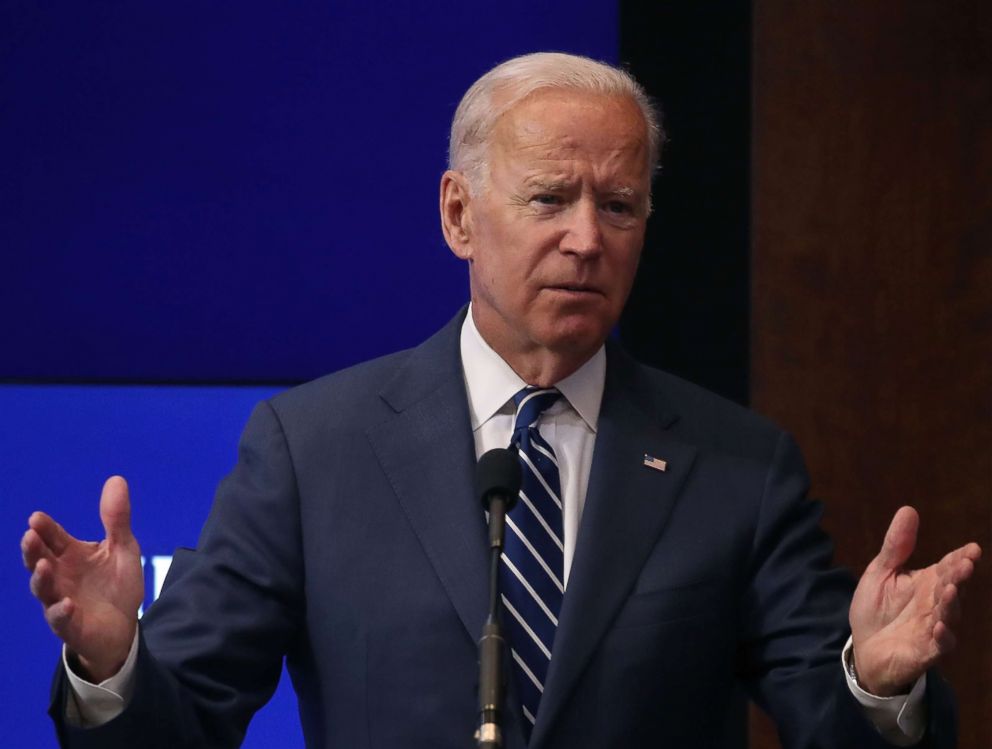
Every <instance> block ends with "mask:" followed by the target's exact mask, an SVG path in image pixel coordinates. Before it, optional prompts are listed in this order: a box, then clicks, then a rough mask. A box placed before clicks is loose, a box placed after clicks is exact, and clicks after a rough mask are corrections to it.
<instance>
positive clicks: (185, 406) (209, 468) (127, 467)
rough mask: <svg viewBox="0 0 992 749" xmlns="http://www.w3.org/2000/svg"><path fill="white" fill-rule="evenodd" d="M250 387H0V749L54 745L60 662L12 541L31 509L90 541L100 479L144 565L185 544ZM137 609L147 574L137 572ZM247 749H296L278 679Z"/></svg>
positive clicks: (229, 460) (249, 401) (223, 466)
mask: <svg viewBox="0 0 992 749" xmlns="http://www.w3.org/2000/svg"><path fill="white" fill-rule="evenodd" d="M273 392H274V389H273V388H259V387H243V388H237V387H147V386H145V387H95V386H13V385H6V386H0V414H3V423H4V428H3V429H2V430H0V456H2V463H3V470H2V471H0V521H2V524H0V527H3V528H4V529H5V531H6V532H5V534H4V535H5V537H6V539H7V540H6V549H7V553H6V554H5V555H4V559H5V563H4V564H3V565H2V567H0V591H2V595H3V601H4V613H3V616H2V617H0V622H2V632H0V647H2V648H3V652H2V659H0V662H2V663H3V664H4V678H3V679H0V725H2V726H3V729H4V738H3V745H4V746H11V747H38V748H41V747H54V746H56V742H55V734H54V732H53V730H52V728H51V724H50V722H49V720H48V716H47V715H46V714H45V707H47V705H48V694H49V684H50V681H51V675H52V672H53V670H54V668H55V666H56V663H57V660H58V654H59V642H58V640H57V639H56V638H55V636H54V635H53V634H52V633H51V631H50V630H49V629H48V627H47V625H46V624H45V620H44V617H43V616H42V612H41V607H40V606H39V605H38V602H37V601H35V599H34V598H33V597H32V596H31V594H30V592H29V591H28V585H27V581H28V575H27V572H26V570H25V569H24V568H23V566H22V564H21V560H20V554H19V552H18V550H17V543H18V541H19V539H20V536H21V534H22V533H23V532H24V530H25V529H26V527H27V518H28V515H30V514H31V512H32V511H34V510H37V509H42V510H45V511H46V512H48V513H49V514H51V515H52V516H54V517H55V518H56V519H57V520H58V521H59V522H60V523H62V524H63V526H65V528H66V529H67V530H68V531H69V532H70V533H72V534H73V535H75V536H76V537H78V538H84V539H92V540H96V539H100V538H102V537H103V530H102V527H101V525H100V519H99V514H98V505H99V498H100V488H101V486H102V485H103V482H104V480H105V479H106V478H107V476H109V475H111V474H114V473H119V474H121V475H123V476H124V477H125V478H127V479H128V483H129V485H130V488H131V499H132V520H133V524H134V531H135V534H136V535H137V537H138V541H139V542H140V544H141V550H142V552H143V554H144V555H145V556H146V557H151V556H153V555H171V554H172V552H173V550H174V549H175V547H177V546H195V545H196V540H197V537H198V535H199V530H200V526H201V525H202V524H203V521H204V520H205V519H206V516H207V512H208V510H209V507H210V501H211V498H212V496H213V492H214V489H215V487H216V485H217V482H218V481H219V480H220V478H221V477H222V476H223V475H224V474H225V473H226V472H227V471H228V470H230V469H231V467H233V465H234V463H235V459H236V457H237V451H236V447H237V440H238V435H239V434H240V432H241V428H242V427H243V425H244V423H245V422H246V421H247V419H248V415H249V414H250V413H251V409H252V406H253V405H254V404H255V403H256V402H258V401H259V400H261V399H262V398H265V397H268V396H269V395H271V394H273ZM145 575H146V590H147V591H148V596H147V598H146V603H150V601H151V592H152V580H151V565H150V563H149V564H146V567H145ZM245 746H246V747H254V748H255V749H271V747H275V746H278V747H286V748H287V749H293V747H302V746H303V739H302V734H301V732H300V728H299V719H298V717H297V712H296V698H295V695H294V694H293V692H292V686H291V685H290V683H289V679H288V677H286V676H285V674H284V677H283V680H282V682H281V684H280V687H279V691H278V692H277V694H276V696H275V697H274V698H273V700H272V702H270V703H269V704H268V705H267V706H266V707H265V708H264V709H263V710H262V711H261V712H260V713H258V715H257V716H256V718H255V720H254V721H253V722H252V724H251V727H250V728H249V731H248V739H247V741H246V743H245Z"/></svg>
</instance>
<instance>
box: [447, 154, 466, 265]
mask: <svg viewBox="0 0 992 749" xmlns="http://www.w3.org/2000/svg"><path fill="white" fill-rule="evenodd" d="M471 201H472V195H471V191H470V190H469V185H468V179H467V178H466V177H465V175H464V174H462V173H461V172H455V171H452V170H450V169H449V170H448V171H446V172H445V173H444V174H442V175H441V201H440V202H441V231H443V232H444V241H445V242H447V243H448V247H450V248H451V251H452V252H453V253H455V255H457V256H458V257H459V258H461V259H462V260H470V259H471V257H472V247H471V243H470V238H471V234H472V231H471V230H472V221H471V215H470V210H469V204H470V203H471Z"/></svg>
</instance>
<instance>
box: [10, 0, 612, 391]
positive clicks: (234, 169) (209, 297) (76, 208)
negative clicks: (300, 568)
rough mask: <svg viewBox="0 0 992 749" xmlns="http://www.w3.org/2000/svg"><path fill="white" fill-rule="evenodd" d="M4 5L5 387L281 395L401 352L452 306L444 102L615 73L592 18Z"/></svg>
mask: <svg viewBox="0 0 992 749" xmlns="http://www.w3.org/2000/svg"><path fill="white" fill-rule="evenodd" d="M14 6H16V7H15V8H14V9H13V10H8V11H7V15H8V17H7V18H4V17H3V16H2V15H0V165H2V167H0V169H2V173H3V175H4V176H3V179H0V251H2V268H0V271H2V272H0V292H2V293H0V319H2V320H4V321H5V324H4V325H2V326H0V378H5V379H8V380H9V379H45V380H52V379H56V380H67V379H68V380H80V379H82V380H91V381H92V380H113V381H121V380H144V381H177V380H182V381H186V382H189V381H194V382H204V381H215V380H235V381H238V382H265V381H267V382H274V381H275V382H282V381H285V382H288V381H294V380H295V381H299V380H304V379H310V378H312V377H315V376H318V375H320V374H323V373H325V372H327V371H331V370H335V369H339V368H341V367H342V366H345V365H348V364H352V363H354V362H357V361H361V360H364V359H368V358H371V357H373V356H375V355H379V354H384V353H388V352H390V351H395V350H397V349H399V348H404V347H407V346H410V345H411V344H413V343H416V342H418V341H420V340H422V339H423V338H425V337H426V336H427V335H428V334H429V333H430V332H432V331H433V330H436V329H437V328H438V327H440V325H441V324H442V323H443V322H444V321H445V320H447V319H448V318H449V317H450V316H451V315H452V314H453V313H454V312H455V311H456V310H457V309H458V308H459V307H460V306H461V304H462V303H463V302H464V301H465V299H466V294H467V292H466V282H465V270H464V268H463V266H462V265H461V263H460V262H459V261H457V260H456V259H455V258H454V256H453V255H451V253H450V252H449V251H448V249H447V247H446V246H445V245H444V242H443V238H442V236H441V233H440V230H439V228H438V226H439V224H438V207H437V204H438V183H439V178H440V175H441V173H442V172H443V170H444V168H445V156H446V149H447V132H448V127H449V124H450V121H451V117H452V115H453V113H454V109H455V106H456V105H457V103H458V100H459V99H460V97H461V95H462V93H464V91H465V89H466V88H467V87H468V86H469V85H470V84H471V82H472V81H473V80H475V79H476V78H477V77H478V76H479V75H480V74H481V73H483V72H484V71H485V70H486V69H488V68H489V67H491V66H492V65H493V64H495V63H497V62H499V61H501V60H503V59H506V58H508V57H511V56H513V55H515V54H519V53H521V52H527V51H534V50H539V49H563V50H566V51H571V52H579V53H583V54H588V55H591V56H594V57H597V58H600V59H609V60H612V59H614V58H615V57H616V54H617V50H616V46H617V19H616V16H617V9H616V7H615V6H614V5H613V4H612V3H601V2H591V0H585V1H584V2H575V1H574V0H570V1H569V2H566V1H565V0H551V1H549V2H542V3H532V2H524V0H504V1H503V2H500V3H484V4H483V3H465V2H442V3H403V2H391V3H385V2H361V3H359V2H326V0H324V1H321V2H317V1H315V0H301V1H300V2H292V3H263V2H258V1H257V0H255V1H251V2H217V3H193V2H172V3H155V4H153V3H88V2H87V3H58V2H55V3H15V4H14ZM9 7H10V6H8V8H9Z"/></svg>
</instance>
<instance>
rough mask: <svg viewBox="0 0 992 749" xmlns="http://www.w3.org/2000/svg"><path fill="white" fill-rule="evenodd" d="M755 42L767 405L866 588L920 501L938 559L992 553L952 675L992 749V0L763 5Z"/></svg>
mask: <svg viewBox="0 0 992 749" xmlns="http://www.w3.org/2000/svg"><path fill="white" fill-rule="evenodd" d="M753 29H754V47H753V97H754V98H753V105H754V115H753V118H754V119H753V151H752V156H753V164H752V201H753V202H752V206H753V209H752V264H751V273H752V300H751V303H752V324H751V341H752V343H751V356H752V360H751V397H752V404H753V406H754V407H755V408H756V409H757V410H759V411H762V412H764V413H766V414H768V415H770V416H771V417H772V418H774V419H776V420H777V421H778V422H779V423H781V424H782V425H784V426H785V427H786V428H788V429H790V430H791V431H793V432H794V433H795V435H796V436H797V438H798V439H799V441H800V444H801V445H802V446H803V448H804V450H805V454H806V457H807V460H808V462H809V466H810V471H811V474H812V477H813V494H814V496H816V497H819V498H822V499H823V500H824V501H825V502H826V505H827V515H826V521H825V522H826V524H827V526H828V528H829V530H830V531H831V532H832V533H833V535H834V538H835V539H836V541H837V557H838V559H839V561H840V562H841V563H842V564H844V565H846V566H848V567H850V568H851V569H853V570H854V571H855V572H856V573H860V572H861V570H862V569H863V567H864V565H865V564H866V563H867V562H868V560H869V559H870V558H871V557H872V556H873V555H874V553H875V552H876V550H877V547H878V545H879V543H880V542H881V539H882V536H883V535H884V532H885V529H886V527H887V524H888V521H889V519H890V517H891V516H892V514H893V512H895V510H896V509H897V508H898V507H899V506H900V505H902V504H904V503H909V504H913V505H914V506H915V507H916V508H917V509H918V510H919V511H920V513H921V515H922V521H923V525H922V533H921V538H920V542H919V547H918V554H917V559H918V561H919V562H921V563H923V562H929V561H932V560H936V558H938V557H939V556H940V555H941V554H942V553H943V552H945V551H947V550H948V549H949V548H950V547H952V546H955V545H957V544H959V543H961V542H963V541H966V540H972V539H973V540H977V541H979V542H980V543H982V545H983V547H984V548H985V550H986V561H985V565H984V569H980V570H979V574H978V576H977V578H976V579H975V580H974V581H973V583H972V585H971V586H969V587H970V589H969V590H968V595H967V599H966V601H965V604H966V605H965V616H966V618H965V620H964V622H963V623H962V625H961V626H960V640H959V649H958V652H957V653H956V654H955V655H954V656H953V657H952V658H951V659H949V661H948V662H947V664H946V666H945V669H944V670H945V672H946V674H947V675H948V676H949V678H950V679H951V681H952V682H953V683H954V685H955V687H956V690H957V692H958V696H959V701H960V712H961V730H960V737H961V740H960V746H961V747H963V748H964V749H970V748H974V749H981V748H983V747H989V746H992V574H990V573H992V3H988V2H987V1H986V0H963V1H961V2H922V1H913V2H871V3H835V2H831V1H830V0H806V2H802V3H794V2H784V1H782V0H778V1H773V0H758V1H757V2H755V4H754V18H753ZM752 734H753V737H752V746H754V747H762V748H763V747H773V746H776V745H777V744H776V742H775V740H774V737H773V731H772V730H771V729H770V727H769V725H768V724H767V722H766V721H764V720H763V719H761V718H759V719H757V720H756V721H755V728H754V729H753V730H752Z"/></svg>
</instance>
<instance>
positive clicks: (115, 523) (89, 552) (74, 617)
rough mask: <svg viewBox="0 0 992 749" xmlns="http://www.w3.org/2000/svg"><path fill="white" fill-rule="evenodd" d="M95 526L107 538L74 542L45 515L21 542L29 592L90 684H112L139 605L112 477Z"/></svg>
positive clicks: (123, 489) (123, 491) (137, 577)
mask: <svg viewBox="0 0 992 749" xmlns="http://www.w3.org/2000/svg"><path fill="white" fill-rule="evenodd" d="M100 519H101V521H102V522H103V526H104V530H105V531H106V538H105V539H104V540H103V541H100V542H99V543H97V542H91V541H80V540H78V539H76V538H74V537H73V536H71V535H70V534H69V533H67V532H66V531H65V529H63V528H62V526H61V525H59V524H58V523H57V522H55V520H53V519H52V518H51V517H49V516H48V515H46V514H45V513H43V512H35V513H34V514H32V515H31V517H30V518H29V519H28V530H27V532H26V533H25V534H24V537H23V538H22V539H21V552H22V554H23V557H24V564H25V566H26V567H27V568H28V570H29V571H30V572H31V573H32V574H31V592H32V593H33V594H34V595H35V597H36V598H38V600H39V601H40V602H41V604H42V606H43V608H44V610H45V619H46V620H47V621H48V624H49V626H50V627H51V628H52V631H53V632H55V634H56V635H57V636H58V637H59V638H61V639H62V641H63V642H65V644H66V645H67V646H68V648H69V650H70V651H71V652H72V653H73V654H75V655H76V656H78V658H79V663H80V665H81V666H82V667H83V669H84V670H85V671H86V675H87V676H88V677H89V678H90V679H91V680H92V681H102V680H103V679H105V678H107V677H108V676H111V675H112V674H114V673H116V671H117V670H118V669H119V668H120V666H121V664H122V663H123V662H124V659H125V658H126V656H127V653H128V650H129V649H130V645H131V642H132V640H133V638H134V632H135V627H136V626H137V614H138V607H139V606H140V605H141V601H142V599H143V598H144V581H143V577H142V571H141V550H140V548H139V547H138V542H137V539H135V537H134V535H133V534H132V533H131V527H130V502H129V499H128V490H127V484H126V483H125V481H124V479H122V478H120V477H118V476H115V477H112V478H110V479H108V480H107V482H106V484H104V487H103V493H102V494H101V497H100Z"/></svg>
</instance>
